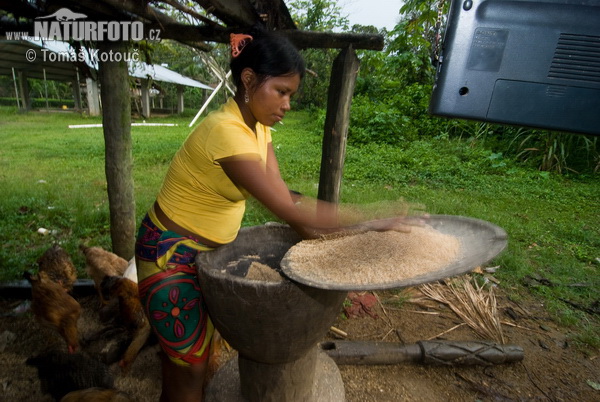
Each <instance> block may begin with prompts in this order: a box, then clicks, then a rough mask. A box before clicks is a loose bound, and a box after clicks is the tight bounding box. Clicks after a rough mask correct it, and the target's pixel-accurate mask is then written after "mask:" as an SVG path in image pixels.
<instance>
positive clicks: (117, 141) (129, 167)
mask: <svg viewBox="0 0 600 402" xmlns="http://www.w3.org/2000/svg"><path fill="white" fill-rule="evenodd" d="M98 47H99V51H100V52H101V53H104V54H108V53H110V52H112V54H116V53H121V54H123V55H124V53H125V52H126V51H127V45H126V43H123V42H109V41H105V42H99V43H98ZM124 58H125V57H122V59H124ZM122 59H121V60H122ZM99 77H100V96H101V99H102V124H103V129H104V142H105V149H106V151H105V152H106V154H105V171H106V183H107V187H108V203H109V209H110V235H111V240H112V251H113V252H114V253H115V254H117V255H119V256H120V257H123V258H125V259H126V260H129V259H130V258H131V257H133V251H134V244H135V229H136V221H135V199H134V192H133V174H132V172H133V156H132V141H131V95H130V92H129V74H128V71H127V62H125V61H123V60H122V61H118V62H117V61H112V60H107V61H100V68H99Z"/></svg>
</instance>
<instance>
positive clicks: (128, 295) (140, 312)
mask: <svg viewBox="0 0 600 402" xmlns="http://www.w3.org/2000/svg"><path fill="white" fill-rule="evenodd" d="M101 290H102V293H103V295H104V300H109V299H112V298H113V297H117V298H118V300H119V312H120V317H121V321H122V322H123V324H124V325H125V327H126V328H127V331H128V332H129V334H130V336H131V337H132V340H131V343H130V344H129V346H128V347H127V350H126V351H125V353H124V354H123V358H122V359H121V361H120V362H119V366H120V367H121V369H122V371H123V372H124V373H127V372H128V371H129V369H130V368H131V365H132V364H133V362H134V361H135V358H136V357H137V355H138V353H139V351H140V350H141V349H142V347H143V346H144V345H145V344H146V340H147V339H148V336H149V335H150V323H149V322H148V318H147V317H146V314H145V313H144V309H143V308H142V303H141V302H140V298H139V294H138V285H137V283H135V282H133V281H132V280H130V279H128V278H124V277H122V276H107V277H105V278H104V279H103V280H102V283H101Z"/></svg>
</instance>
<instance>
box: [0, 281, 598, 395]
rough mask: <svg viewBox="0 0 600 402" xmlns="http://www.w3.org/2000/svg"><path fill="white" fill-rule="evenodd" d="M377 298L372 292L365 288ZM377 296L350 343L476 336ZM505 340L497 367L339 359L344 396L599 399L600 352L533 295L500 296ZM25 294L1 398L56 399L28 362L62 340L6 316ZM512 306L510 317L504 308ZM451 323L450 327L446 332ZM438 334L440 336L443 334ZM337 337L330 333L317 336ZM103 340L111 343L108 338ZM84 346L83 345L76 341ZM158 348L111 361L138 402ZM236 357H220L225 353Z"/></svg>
mask: <svg viewBox="0 0 600 402" xmlns="http://www.w3.org/2000/svg"><path fill="white" fill-rule="evenodd" d="M369 294H370V295H373V293H369ZM376 299H377V302H376V303H374V304H373V305H372V306H371V307H370V308H369V309H368V311H364V314H363V315H361V314H358V313H357V314H358V316H356V315H357V314H354V315H353V318H347V317H346V315H345V314H344V313H343V312H342V311H340V316H339V318H338V320H337V321H336V322H335V323H334V326H335V327H336V328H338V329H340V330H342V331H344V332H346V333H347V334H348V337H347V338H346V339H349V340H371V341H385V342H399V343H404V344H412V343H415V342H417V341H420V340H427V339H430V338H437V339H447V340H474V339H478V338H477V335H476V334H475V333H474V332H472V331H471V330H470V329H469V327H468V326H467V325H461V324H463V323H462V322H461V320H460V319H459V318H458V317H457V316H456V315H455V314H454V313H453V312H452V311H450V310H449V309H447V308H446V307H445V306H443V305H434V306H433V307H432V306H431V305H430V306H423V305H417V304H411V303H404V304H402V305H400V307H394V304H393V302H394V301H395V300H398V296H397V294H396V292H391V291H390V292H387V291H386V292H377V293H376ZM496 299H497V303H498V309H499V311H500V314H501V315H502V317H501V319H502V320H503V321H505V322H509V323H511V324H512V325H503V330H504V335H505V336H506V338H507V343H509V344H514V345H518V346H521V347H522V348H523V350H524V360H523V361H521V362H518V363H512V364H505V365H496V366H454V367H448V366H425V365H420V364H396V365H380V366H373V365H363V366H361V365H343V366H342V365H340V366H339V368H340V372H341V375H342V378H343V381H344V386H345V392H346V399H347V400H348V401H350V402H352V401H401V400H402V401H428V402H429V401H469V400H471V401H475V400H482V401H538V400H540V401H543V400H549V401H595V400H599V399H600V391H598V390H595V389H594V384H598V383H599V382H600V358H596V357H597V352H595V354H592V355H590V354H589V353H587V354H584V353H582V352H581V351H579V350H578V349H577V348H575V347H574V346H573V345H572V344H571V343H570V341H569V332H568V330H567V329H565V328H560V327H558V326H557V325H556V324H555V323H553V322H552V321H551V320H550V318H549V316H548V314H547V313H546V312H545V310H544V308H543V306H541V305H540V303H539V302H536V301H535V300H533V299H532V300H529V301H527V302H525V301H520V302H519V303H518V304H517V303H515V302H512V301H510V300H509V299H508V298H507V297H506V296H505V295H503V294H502V292H501V291H498V292H497V294H496ZM78 300H79V301H80V303H81V304H82V307H83V310H84V313H83V315H82V317H81V318H80V322H79V328H80V331H81V336H82V337H83V338H84V339H85V338H86V337H91V336H92V335H93V334H94V333H97V332H98V331H99V330H100V329H102V324H100V321H99V318H98V300H97V298H96V297H95V296H85V297H81V298H79V299H78ZM23 301H24V300H17V299H2V300H0V314H3V316H2V318H0V322H1V326H0V334H6V331H9V332H10V333H12V334H15V335H16V337H14V339H9V340H7V341H6V342H5V343H4V344H0V350H2V349H1V348H2V346H3V350H2V351H1V353H0V390H1V392H0V395H1V396H0V400H1V401H11V402H12V401H42V402H45V401H52V400H53V399H52V398H51V397H50V396H49V395H47V394H46V395H45V394H43V392H42V389H41V383H40V380H39V378H38V374H37V371H36V369H35V368H33V367H30V366H27V365H26V364H25V361H26V360H27V358H29V357H32V356H35V355H37V354H40V353H41V352H43V351H47V350H51V349H58V350H65V349H66V347H65V344H64V342H63V340H62V339H61V338H60V337H59V336H58V335H57V334H56V333H54V332H53V331H51V330H48V329H45V328H42V327H40V325H39V324H38V323H37V322H35V320H34V318H33V317H32V315H31V313H30V312H26V313H23V314H17V315H14V316H7V315H6V313H10V312H11V311H13V309H14V308H15V307H17V306H19V305H20V304H21V303H22V302H23ZM509 312H510V314H508V313H509ZM454 327H456V328H455V329H453V330H451V331H448V330H450V329H452V328H454ZM440 334H441V335H440ZM327 339H329V340H331V339H339V338H336V337H335V335H334V334H333V333H332V332H330V333H328V334H326V335H325V336H324V337H323V340H327ZM107 341H108V340H107ZM82 349H83V352H86V350H85V345H84V346H83V347H82ZM157 352H158V349H157V345H156V344H152V343H150V344H149V345H148V346H147V347H146V348H144V349H143V350H142V352H141V353H140V355H139V356H138V358H137V360H136V361H135V363H134V365H133V367H132V369H131V371H130V373H129V374H128V375H127V376H123V375H121V373H120V369H119V367H118V365H117V363H113V364H111V365H110V369H111V371H112V372H113V374H114V376H115V379H116V381H115V387H116V388H118V389H119V390H122V391H125V392H126V393H127V394H129V395H130V396H131V397H132V400H137V401H157V400H158V396H159V394H160V364H159V358H158V354H157ZM233 355H234V353H225V356H226V357H231V356H233Z"/></svg>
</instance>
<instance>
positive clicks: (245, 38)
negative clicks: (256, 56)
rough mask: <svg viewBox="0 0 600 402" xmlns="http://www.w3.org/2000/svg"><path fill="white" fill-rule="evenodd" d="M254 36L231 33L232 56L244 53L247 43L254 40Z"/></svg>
mask: <svg viewBox="0 0 600 402" xmlns="http://www.w3.org/2000/svg"><path fill="white" fill-rule="evenodd" d="M252 39H254V38H252V36H250V35H246V34H234V33H232V34H229V44H230V45H231V57H233V58H234V59H235V58H236V57H238V56H239V55H240V53H242V50H244V48H245V47H246V45H247V44H248V43H250V42H252Z"/></svg>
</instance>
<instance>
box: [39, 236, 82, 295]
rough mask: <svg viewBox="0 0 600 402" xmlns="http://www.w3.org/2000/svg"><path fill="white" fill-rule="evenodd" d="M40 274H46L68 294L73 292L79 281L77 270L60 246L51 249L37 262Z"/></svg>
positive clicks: (55, 245) (56, 245)
mask: <svg viewBox="0 0 600 402" xmlns="http://www.w3.org/2000/svg"><path fill="white" fill-rule="evenodd" d="M37 263H38V266H39V271H40V272H45V273H46V274H47V275H48V277H49V278H50V279H51V280H53V281H54V282H56V283H59V284H60V285H61V286H62V287H63V288H64V289H65V290H66V291H67V292H71V291H72V290H73V284H74V283H75V281H76V280H77V270H76V269H75V266H74V265H73V261H71V257H70V256H69V254H68V253H67V252H66V251H65V250H64V249H63V248H62V247H60V246H59V245H58V244H54V245H53V246H52V247H50V248H49V249H48V250H46V252H44V254H43V255H42V256H41V257H40V258H39V259H38V261H37Z"/></svg>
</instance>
